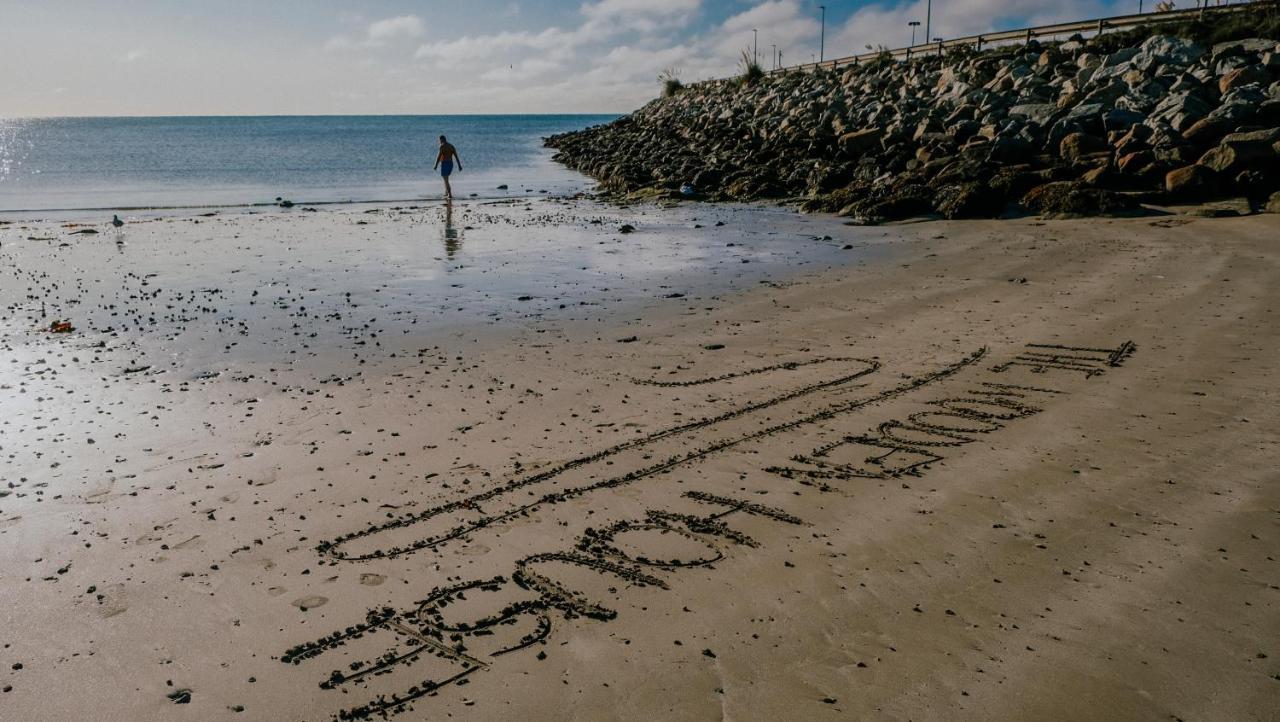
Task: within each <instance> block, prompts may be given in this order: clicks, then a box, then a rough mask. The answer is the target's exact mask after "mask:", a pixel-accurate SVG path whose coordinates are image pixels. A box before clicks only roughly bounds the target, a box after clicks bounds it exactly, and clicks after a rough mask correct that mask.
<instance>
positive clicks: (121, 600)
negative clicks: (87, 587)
mask: <svg viewBox="0 0 1280 722" xmlns="http://www.w3.org/2000/svg"><path fill="white" fill-rule="evenodd" d="M92 597H93V599H94V601H95V602H97V605H98V607H97V611H98V616H99V617H102V618H103V619H110V618H112V617H114V616H116V615H117V614H124V613H125V612H127V611H129V605H128V604H127V603H126V601H125V595H124V585H123V584H109V585H107V586H105V587H102V588H101V589H96V590H94V592H93V594H92Z"/></svg>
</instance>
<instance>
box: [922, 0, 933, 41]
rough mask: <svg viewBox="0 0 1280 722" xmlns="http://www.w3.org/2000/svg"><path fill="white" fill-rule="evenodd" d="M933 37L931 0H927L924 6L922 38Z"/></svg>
mask: <svg viewBox="0 0 1280 722" xmlns="http://www.w3.org/2000/svg"><path fill="white" fill-rule="evenodd" d="M931 37H933V0H929V2H928V4H927V5H925V6H924V38H925V40H928V39H929V38H931Z"/></svg>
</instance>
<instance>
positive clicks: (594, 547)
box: [281, 491, 804, 720]
mask: <svg viewBox="0 0 1280 722" xmlns="http://www.w3.org/2000/svg"><path fill="white" fill-rule="evenodd" d="M683 496H684V497H685V498H687V499H691V500H693V501H696V502H698V503H701V504H708V505H715V506H719V507H723V508H724V510H723V511H720V512H718V513H714V514H709V515H707V516H697V515H693V514H681V513H677V512H672V511H667V510H659V509H649V510H646V512H645V517H644V519H642V520H630V521H623V522H618V523H616V524H614V525H612V526H610V527H609V528H608V529H607V530H606V531H605V532H593V531H591V530H588V531H587V532H585V533H584V534H583V535H582V536H581V537H579V539H578V540H577V543H576V544H575V546H576V548H577V549H578V551H570V552H544V553H540V554H532V555H530V556H527V557H524V558H522V559H520V560H519V561H517V562H516V563H515V571H514V572H513V573H512V575H511V579H510V581H511V582H514V584H509V583H508V579H507V578H506V577H502V576H497V577H493V578H491V579H480V580H474V581H469V582H463V583H460V584H454V585H451V586H448V587H444V588H438V589H435V590H432V592H431V593H430V594H429V595H428V596H427V598H426V599H424V600H422V601H421V602H419V603H418V604H417V605H416V606H415V607H413V608H412V609H410V610H409V611H406V612H399V611H396V610H395V609H393V608H391V607H382V608H380V609H375V610H371V611H370V612H369V613H368V615H367V616H366V619H365V621H364V623H361V624H357V625H354V626H351V627H347V628H346V629H344V630H341V631H338V632H334V633H333V634H330V635H328V636H325V637H322V638H320V639H319V640H316V641H314V642H308V643H305V644H300V645H298V646H296V647H293V648H292V649H290V650H288V651H287V652H285V654H283V655H282V656H281V661H283V662H285V663H288V664H301V663H303V662H305V661H308V660H310V659H313V658H316V657H320V656H322V655H325V654H329V653H335V654H338V655H339V656H340V657H341V659H342V661H343V662H344V663H345V669H343V668H339V669H335V670H333V671H332V672H330V674H329V676H328V677H327V678H325V679H324V680H323V681H321V682H320V688H321V689H324V690H336V689H343V690H346V689H357V688H359V689H369V690H371V691H372V690H373V688H374V687H382V686H386V685H392V686H395V687H397V688H399V685H402V684H403V682H402V681H400V680H401V678H402V677H404V676H405V675H407V674H408V672H405V671H404V670H407V669H408V668H410V667H412V666H414V665H432V664H434V666H433V667H431V670H432V672H433V674H432V676H430V677H427V678H425V679H422V680H421V681H419V682H418V683H417V684H415V685H413V686H411V687H409V688H408V689H405V690H403V691H398V692H392V693H389V694H388V693H383V694H378V695H377V696H376V697H374V699H372V700H371V701H369V702H367V703H365V704H361V705H358V706H355V707H351V708H349V709H345V710H342V711H341V712H339V713H338V715H337V717H338V718H339V719H344V720H346V719H369V718H372V717H375V716H383V717H385V716H389V715H392V714H398V713H400V712H404V711H407V710H409V709H412V703H413V702H414V701H415V700H418V699H421V698H422V697H425V696H427V695H430V694H434V693H436V692H438V691H439V690H440V689H442V688H443V687H446V686H448V685H451V684H465V681H464V679H465V678H466V677H467V676H468V675H470V674H471V673H473V672H476V671H478V670H484V669H488V668H489V667H490V664H491V663H490V662H486V661H482V657H488V658H493V657H499V656H501V655H504V654H508V653H510V652H516V651H519V650H521V649H525V648H527V647H530V646H532V645H535V644H538V643H540V642H543V641H544V640H546V639H547V637H549V636H550V634H551V631H552V622H551V616H550V612H551V610H553V609H554V610H558V611H559V612H560V613H561V614H563V615H564V617H565V618H566V619H574V618H577V617H587V618H590V619H596V620H601V621H608V620H610V619H613V618H615V617H617V614H618V613H617V612H616V611H615V610H613V609H610V608H608V607H606V606H604V604H603V603H601V602H599V601H597V600H595V599H593V598H591V597H590V595H589V594H587V593H586V592H583V591H581V590H579V589H575V588H573V587H572V586H571V585H570V584H569V583H567V582H564V581H561V580H560V579H557V578H556V575H555V574H553V573H550V572H547V571H537V570H536V569H535V568H536V567H539V566H544V565H548V564H560V565H562V566H564V567H568V568H569V569H570V571H574V572H583V571H586V572H595V573H597V574H602V575H607V576H609V577H612V578H616V579H619V580H622V581H624V582H628V583H630V584H631V585H634V586H640V587H644V586H652V587H657V588H660V589H669V588H670V587H669V585H668V583H667V581H666V580H665V579H664V578H662V577H659V576H657V574H656V573H651V572H648V571H642V570H641V567H643V566H650V567H664V568H666V569H675V568H679V567H692V566H707V565H710V564H712V563H714V562H715V561H719V560H720V559H722V558H724V554H723V553H722V551H721V549H720V547H719V546H718V544H717V542H719V541H726V542H728V543H730V544H735V545H743V546H748V547H754V546H757V543H756V542H755V541H754V540H752V539H750V538H749V537H747V536H746V535H745V534H743V533H741V532H738V531H736V530H734V529H731V528H729V527H728V526H727V525H726V524H725V523H724V522H723V521H721V519H723V518H725V517H728V516H730V515H733V514H748V515H753V516H760V517H764V518H768V519H772V520H774V521H778V522H781V523H785V524H803V523H804V522H803V521H802V520H800V519H799V518H797V517H795V516H792V515H790V514H788V513H786V512H784V511H782V510H780V509H774V508H772V507H768V506H764V505H762V504H756V503H753V502H748V501H742V500H739V499H733V498H731V497H725V496H718V495H715V494H709V493H706V492H700V491H690V492H686V493H685V494H684V495H683ZM650 528H660V529H663V530H666V531H676V532H678V533H681V534H683V535H685V536H686V538H690V539H695V540H697V541H698V543H700V544H703V545H705V548H707V549H710V550H712V554H711V556H708V557H705V558H700V559H686V560H675V561H667V562H658V561H653V560H645V561H641V560H640V559H632V558H631V557H629V556H628V555H627V554H625V553H623V552H622V551H621V550H619V549H617V548H616V547H614V546H613V545H612V542H613V540H614V539H615V537H616V536H617V535H618V534H622V533H625V532H627V531H633V530H646V529H650ZM713 540H714V541H713ZM606 557H613V558H614V559H621V560H623V561H621V562H619V561H614V560H612V559H609V558H606ZM481 594H485V595H496V596H498V601H503V599H502V597H501V596H500V595H503V594H506V595H509V596H508V597H507V600H509V601H507V603H506V605H505V606H503V607H502V608H501V609H500V610H499V611H497V612H496V613H493V614H488V615H479V616H475V615H468V613H467V612H465V611H463V612H460V613H459V614H454V615H452V617H451V614H450V613H451V611H452V609H451V608H457V607H459V606H461V605H462V604H463V603H465V602H467V601H471V602H473V603H474V602H475V600H476V598H477V597H479V596H480V595H481ZM467 595H471V598H470V600H468V596H467ZM459 616H462V617H463V618H458V617H459ZM504 627H505V628H509V629H503V628H504ZM517 634H520V635H521V636H519V637H516V636H515V635H517ZM361 646H366V647H367V646H372V647H373V649H372V650H368V651H362V652H361V651H357V650H356V649H355V648H358V647H361ZM473 646H474V647H481V646H483V647H485V649H484V650H478V649H472V648H471V647H473ZM338 650H341V651H338ZM370 652H374V654H373V655H372V656H370ZM437 668H439V670H440V671H439V672H437V671H436V670H437ZM397 672H403V674H396V673H397ZM415 674H421V673H420V672H415Z"/></svg>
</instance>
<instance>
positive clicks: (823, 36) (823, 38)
mask: <svg viewBox="0 0 1280 722" xmlns="http://www.w3.org/2000/svg"><path fill="white" fill-rule="evenodd" d="M818 9H819V10H821V11H822V30H821V32H820V33H819V34H818V62H819V63H821V62H822V58H823V51H825V50H826V45H827V6H826V5H819V6H818Z"/></svg>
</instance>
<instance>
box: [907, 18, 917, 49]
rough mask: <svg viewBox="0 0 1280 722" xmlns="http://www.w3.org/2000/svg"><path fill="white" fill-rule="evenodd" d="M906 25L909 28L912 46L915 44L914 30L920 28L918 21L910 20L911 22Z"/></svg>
mask: <svg viewBox="0 0 1280 722" xmlns="http://www.w3.org/2000/svg"><path fill="white" fill-rule="evenodd" d="M907 25H910V26H911V45H913V46H914V45H915V44H916V28H918V27H920V21H919V20H912V21H911V22H909V23H907Z"/></svg>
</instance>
